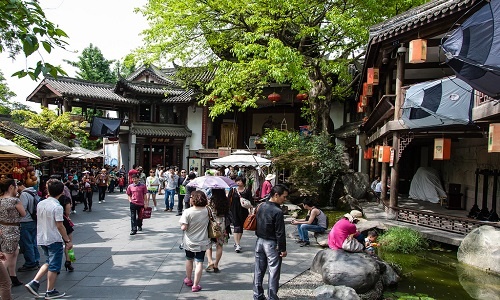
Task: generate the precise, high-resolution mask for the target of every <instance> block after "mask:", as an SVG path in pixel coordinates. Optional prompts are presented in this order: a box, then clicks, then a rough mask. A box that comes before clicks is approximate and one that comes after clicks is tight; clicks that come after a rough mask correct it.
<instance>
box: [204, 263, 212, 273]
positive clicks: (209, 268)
mask: <svg viewBox="0 0 500 300" xmlns="http://www.w3.org/2000/svg"><path fill="white" fill-rule="evenodd" d="M213 270H214V264H209V265H208V267H207V268H206V269H205V271H207V272H210V271H213Z"/></svg>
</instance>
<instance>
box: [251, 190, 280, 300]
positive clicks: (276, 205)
mask: <svg viewBox="0 0 500 300" xmlns="http://www.w3.org/2000/svg"><path fill="white" fill-rule="evenodd" d="M270 195H271V198H270V199H269V201H267V202H264V203H263V204H261V205H259V207H258V209H257V230H256V231H255V235H257V242H256V243H255V272H254V277H253V298H254V300H262V299H266V297H265V296H264V289H263V287H262V281H263V279H264V275H265V273H266V270H267V267H269V282H268V298H267V299H270V300H278V299H279V298H278V288H279V280H280V273H281V260H282V259H283V257H286V255H287V253H286V236H285V219H284V217H283V211H282V210H281V207H280V206H281V205H282V204H283V203H284V202H285V201H286V198H287V197H288V188H287V187H286V186H285V185H283V184H277V185H275V186H274V187H273V188H272V189H271V193H270Z"/></svg>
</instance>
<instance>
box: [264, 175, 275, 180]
mask: <svg viewBox="0 0 500 300" xmlns="http://www.w3.org/2000/svg"><path fill="white" fill-rule="evenodd" d="M274 178H276V175H274V174H267V176H266V180H273V179H274Z"/></svg>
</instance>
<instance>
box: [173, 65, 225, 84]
mask: <svg viewBox="0 0 500 300" xmlns="http://www.w3.org/2000/svg"><path fill="white" fill-rule="evenodd" d="M175 68H176V69H177V70H179V73H178V75H177V76H179V78H180V79H181V80H185V81H187V82H201V83H208V82H210V81H212V80H213V79H214V77H215V72H216V71H217V67H213V68H211V67H208V66H207V67H182V66H175Z"/></svg>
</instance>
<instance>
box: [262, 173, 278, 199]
mask: <svg viewBox="0 0 500 300" xmlns="http://www.w3.org/2000/svg"><path fill="white" fill-rule="evenodd" d="M274 178H276V175H274V174H267V176H266V179H265V181H264V183H263V184H262V190H261V191H260V198H261V199H264V198H266V197H267V195H269V193H270V192H271V189H272V188H273V184H272V183H271V180H273V179H274Z"/></svg>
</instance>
